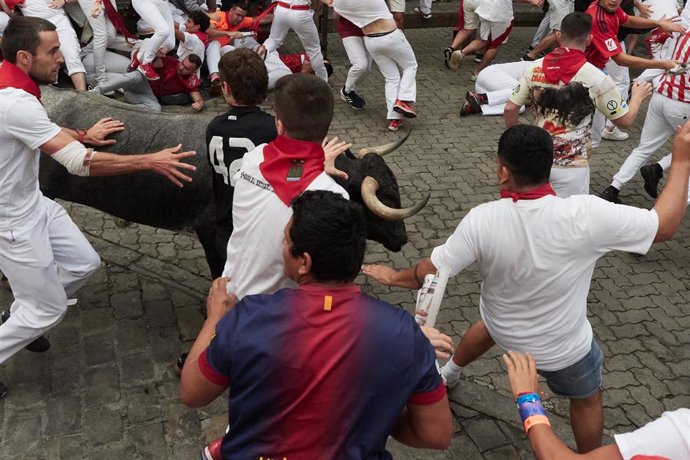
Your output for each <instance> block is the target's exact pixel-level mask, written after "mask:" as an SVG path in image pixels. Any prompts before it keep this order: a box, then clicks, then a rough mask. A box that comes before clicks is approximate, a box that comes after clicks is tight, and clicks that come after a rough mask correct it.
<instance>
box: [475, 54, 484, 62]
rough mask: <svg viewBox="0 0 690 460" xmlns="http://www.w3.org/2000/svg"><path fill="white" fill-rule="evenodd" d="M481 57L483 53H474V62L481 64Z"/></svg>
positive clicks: (482, 57)
mask: <svg viewBox="0 0 690 460" xmlns="http://www.w3.org/2000/svg"><path fill="white" fill-rule="evenodd" d="M482 59H484V53H474V62H476V63H477V64H481V62H482Z"/></svg>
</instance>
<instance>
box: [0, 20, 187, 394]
mask: <svg viewBox="0 0 690 460" xmlns="http://www.w3.org/2000/svg"><path fill="white" fill-rule="evenodd" d="M2 50H3V54H4V56H5V61H3V62H2V65H1V66H0V146H2V147H0V148H1V149H2V152H3V154H2V155H0V184H2V191H3V192H2V194H0V271H2V273H4V274H5V275H6V276H7V278H8V279H9V282H10V286H11V287H12V293H13V295H14V299H15V300H14V302H13V303H12V306H11V308H10V310H9V311H8V312H5V313H4V314H3V315H2V320H3V321H2V325H0V363H2V362H4V361H6V360H7V359H9V358H10V357H11V356H12V355H14V354H15V353H16V352H17V351H19V350H21V349H22V348H23V347H25V346H26V345H30V346H31V347H32V348H33V349H34V350H35V351H46V350H47V349H48V347H49V346H50V344H49V343H48V341H47V340H46V339H45V338H42V337H41V335H42V334H43V333H45V332H46V331H48V330H49V329H51V328H52V327H54V326H55V325H57V323H59V322H60V320H61V319H62V318H63V316H64V315H65V313H66V311H67V296H69V295H72V294H73V293H74V292H76V291H77V290H78V289H79V288H80V287H81V286H82V285H83V284H84V283H85V282H86V280H87V279H88V278H89V277H90V276H91V274H93V272H94V271H95V270H96V269H97V268H98V267H99V265H100V260H99V258H98V254H96V252H95V251H94V250H93V248H92V247H91V245H90V244H89V242H88V241H87V240H86V238H84V236H83V235H82V234H81V232H80V231H79V229H78V228H77V226H76V225H74V223H73V222H72V221H71V219H70V218H69V216H68V215H67V213H66V212H65V210H64V209H63V208H62V207H61V206H60V205H58V204H57V203H55V202H54V201H52V200H49V199H48V198H45V197H44V196H43V195H42V194H41V191H40V189H39V187H38V163H39V156H40V155H39V153H40V152H41V151H42V152H43V153H46V154H48V155H50V156H51V158H53V159H54V160H56V161H58V162H59V163H60V164H62V165H63V166H65V168H66V169H67V171H68V172H69V173H71V174H76V175H79V176H113V175H118V174H127V173H132V172H136V171H145V170H148V171H152V172H155V173H157V174H160V175H162V176H164V177H166V178H167V179H169V180H170V181H171V182H173V183H174V184H175V185H177V186H179V187H181V186H182V183H183V182H184V181H191V178H189V177H188V176H187V175H185V174H184V172H183V171H184V170H187V171H193V170H194V169H195V167H194V166H192V165H189V164H185V163H183V162H181V160H183V159H185V158H188V157H190V156H192V155H194V152H182V153H177V152H178V151H179V150H180V146H179V145H178V146H177V147H174V148H171V149H165V150H162V151H160V152H157V153H152V154H148V155H115V154H112V153H104V152H96V151H95V150H94V149H91V148H86V147H85V146H84V143H87V144H90V145H92V146H94V147H100V146H105V145H111V144H114V143H115V140H107V139H106V137H107V136H108V135H109V134H111V133H115V132H118V131H122V130H123V129H124V127H123V125H122V123H121V122H119V121H117V120H110V119H109V118H106V119H103V120H101V121H99V122H98V123H96V124H95V125H94V126H92V127H91V128H89V129H88V130H82V129H77V130H71V129H67V128H60V127H59V126H57V125H55V124H54V123H52V122H51V121H50V120H49V118H48V114H47V113H46V111H45V108H44V107H43V105H41V100H40V98H41V91H40V89H39V87H38V84H48V83H51V82H53V81H55V78H56V77H57V73H58V71H59V69H60V65H61V64H62V63H63V59H62V54H61V53H60V41H59V40H58V34H57V32H56V31H55V26H54V25H53V24H52V23H50V22H48V21H46V20H45V19H39V18H29V17H17V18H14V19H12V20H11V21H10V23H9V25H8V26H7V29H6V30H5V35H4V37H3V42H2ZM152 186H161V184H154V183H152ZM5 392H6V390H5V388H4V386H3V385H2V384H0V397H2V396H4V395H5Z"/></svg>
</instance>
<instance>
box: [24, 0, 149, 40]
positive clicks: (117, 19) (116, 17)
mask: <svg viewBox="0 0 690 460" xmlns="http://www.w3.org/2000/svg"><path fill="white" fill-rule="evenodd" d="M22 1H24V0H22ZM103 6H104V7H105V15H106V16H107V17H108V19H109V20H110V22H111V23H112V24H113V26H115V30H116V31H117V32H118V33H119V34H120V35H123V36H124V37H125V41H126V42H127V44H131V45H133V44H134V43H130V40H132V41H133V42H134V41H136V40H137V36H136V35H134V34H133V33H132V32H130V31H129V29H127V26H125V22H124V21H123V20H122V16H120V13H118V12H117V9H116V8H115V7H114V6H113V4H112V3H110V0H103Z"/></svg>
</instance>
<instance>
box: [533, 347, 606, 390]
mask: <svg viewBox="0 0 690 460" xmlns="http://www.w3.org/2000/svg"><path fill="white" fill-rule="evenodd" d="M603 362H604V355H603V354H602V353H601V349H600V348H599V344H598V343H597V341H596V340H594V338H593V337H592V348H591V349H590V350H589V353H587V355H586V356H585V357H584V358H582V359H581V360H579V361H578V362H576V363H575V364H572V365H570V366H568V367H566V368H565V369H561V370H560V371H540V370H537V372H539V374H540V375H541V376H542V377H544V378H545V379H546V384H547V385H548V386H549V389H550V390H551V392H552V393H553V394H555V395H556V396H561V397H564V398H571V399H587V398H589V397H591V396H594V395H595V394H596V393H597V392H598V391H599V390H601V365H602V363H603Z"/></svg>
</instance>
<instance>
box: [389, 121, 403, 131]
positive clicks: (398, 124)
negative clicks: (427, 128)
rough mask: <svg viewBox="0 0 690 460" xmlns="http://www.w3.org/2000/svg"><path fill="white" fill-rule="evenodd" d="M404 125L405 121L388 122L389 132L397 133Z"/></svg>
mask: <svg viewBox="0 0 690 460" xmlns="http://www.w3.org/2000/svg"><path fill="white" fill-rule="evenodd" d="M402 124H403V120H402V119H400V120H388V131H397V130H398V129H399V128H400V127H401V126H402Z"/></svg>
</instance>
